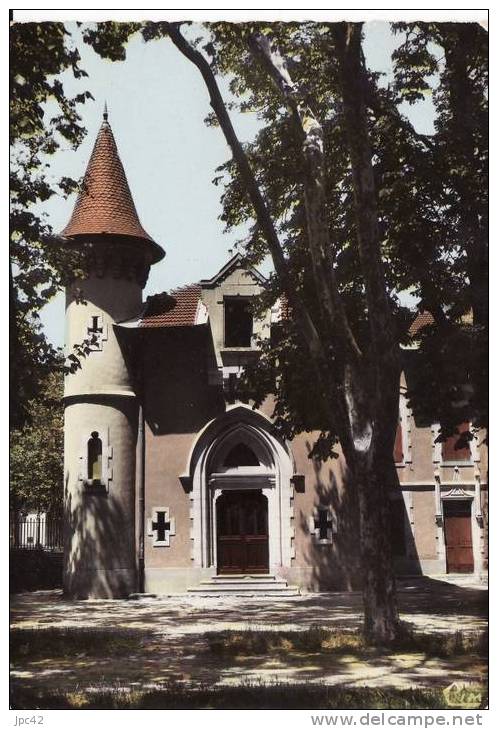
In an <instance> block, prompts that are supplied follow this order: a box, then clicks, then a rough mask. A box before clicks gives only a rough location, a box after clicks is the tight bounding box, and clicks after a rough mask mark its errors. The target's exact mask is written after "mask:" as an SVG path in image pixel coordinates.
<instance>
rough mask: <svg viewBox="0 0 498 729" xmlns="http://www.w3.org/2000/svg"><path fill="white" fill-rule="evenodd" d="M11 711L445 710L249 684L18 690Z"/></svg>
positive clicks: (382, 697) (432, 699)
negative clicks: (49, 691)
mask: <svg viewBox="0 0 498 729" xmlns="http://www.w3.org/2000/svg"><path fill="white" fill-rule="evenodd" d="M10 706H11V708H12V709H62V708H67V709H72V708H74V709H311V710H318V709H446V708H448V705H447V703H446V701H445V697H444V694H443V692H442V691H441V690H439V689H411V690H401V689H393V688H385V689H380V688H379V689H377V688H351V689H348V688H344V687H334V686H323V685H316V684H297V685H296V684H293V685H288V684H273V685H263V684H246V685H243V686H215V687H200V688H196V689H192V688H188V687H185V686H183V685H180V684H178V685H171V686H168V687H166V688H164V689H161V690H155V691H144V692H140V691H123V690H122V689H119V690H117V689H115V690H112V689H111V690H109V689H108V690H101V691H97V692H95V691H92V692H78V693H72V694H71V693H66V694H64V693H40V692H37V691H32V690H28V689H17V690H16V689H14V690H13V692H12V695H11V704H10Z"/></svg>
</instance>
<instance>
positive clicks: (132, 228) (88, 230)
mask: <svg viewBox="0 0 498 729" xmlns="http://www.w3.org/2000/svg"><path fill="white" fill-rule="evenodd" d="M61 235H62V236H64V237H68V238H72V237H74V236H88V235H92V236H94V235H112V236H127V237H130V238H134V239H136V240H137V241H140V242H141V243H142V245H143V244H144V243H145V245H146V246H147V248H148V249H149V251H150V253H151V260H152V261H159V260H161V258H163V257H164V251H163V250H162V248H161V247H160V246H159V245H158V244H157V243H155V242H154V241H153V240H152V238H151V237H150V235H149V234H148V233H147V232H146V231H145V230H144V228H143V227H142V224H141V223H140V219H139V217H138V214H137V211H136V208H135V204H134V202H133V198H132V195H131V192H130V188H129V186H128V181H127V179H126V174H125V171H124V168H123V165H122V162H121V159H120V157H119V153H118V149H117V146H116V141H115V139H114V135H113V133H112V129H111V126H110V124H109V122H108V121H107V112H104V121H103V122H102V126H101V127H100V131H99V133H98V135H97V140H96V142H95V146H94V148H93V152H92V155H91V157H90V161H89V162H88V167H87V169H86V172H85V177H84V179H83V185H82V189H81V191H80V193H79V195H78V198H77V200H76V204H75V206H74V210H73V213H72V215H71V219H70V220H69V223H68V224H67V225H66V227H65V228H64V230H63V231H62V233H61Z"/></svg>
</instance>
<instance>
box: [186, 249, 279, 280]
mask: <svg viewBox="0 0 498 729" xmlns="http://www.w3.org/2000/svg"><path fill="white" fill-rule="evenodd" d="M237 268H242V269H244V271H246V273H248V274H249V275H250V276H252V277H253V278H254V279H255V280H256V281H257V283H259V284H261V285H263V284H265V283H266V278H265V277H264V276H263V274H262V273H260V272H259V271H258V270H257V269H256V268H254V266H247V265H244V256H243V255H242V254H241V253H236V254H235V255H234V256H233V257H232V258H231V259H230V260H229V261H228V263H225V265H224V266H223V268H221V269H220V270H219V271H218V273H217V274H215V275H214V276H213V277H212V278H204V279H202V280H201V282H200V285H201V286H202V288H203V289H210V288H214V287H215V286H218V285H219V284H220V283H221V282H222V281H224V280H225V279H226V277H227V276H229V275H230V274H231V273H232V272H233V271H235V270H236V269H237Z"/></svg>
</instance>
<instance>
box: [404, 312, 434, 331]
mask: <svg viewBox="0 0 498 729" xmlns="http://www.w3.org/2000/svg"><path fill="white" fill-rule="evenodd" d="M433 323H434V317H433V316H432V314H431V312H430V311H421V312H419V313H418V314H417V316H416V317H415V319H414V320H413V321H412V323H411V325H410V328H409V329H408V334H409V335H410V336H411V337H414V336H415V335H416V334H418V333H419V331H420V330H421V329H423V328H424V327H426V326H429V324H433Z"/></svg>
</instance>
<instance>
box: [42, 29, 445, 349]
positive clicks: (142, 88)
mask: <svg viewBox="0 0 498 729" xmlns="http://www.w3.org/2000/svg"><path fill="white" fill-rule="evenodd" d="M67 29H68V30H69V31H70V32H71V33H72V35H73V39H74V42H75V44H76V45H77V47H78V49H79V52H80V55H81V59H82V60H81V66H82V68H84V69H85V70H86V71H87V73H88V74H89V76H88V78H86V79H82V80H80V81H75V80H74V79H73V78H72V74H70V73H67V74H65V75H64V77H63V78H64V82H65V84H66V88H67V92H68V93H72V92H74V93H76V92H77V91H79V90H82V89H84V88H87V89H89V90H90V91H91V93H92V94H93V96H94V97H95V101H91V100H90V101H89V102H87V103H86V104H85V105H84V106H82V107H81V112H80V113H81V116H82V120H83V125H84V126H85V127H86V129H87V130H88V134H87V136H86V138H85V140H84V141H83V143H82V144H81V145H80V147H79V148H78V150H77V151H72V150H70V149H62V150H61V151H59V152H57V154H56V155H54V156H53V157H52V158H51V159H50V160H49V161H50V174H51V175H53V177H54V179H57V178H60V177H61V176H62V175H68V176H70V177H73V178H75V179H79V178H80V177H81V176H82V175H83V173H84V171H85V167H86V164H87V162H88V159H89V156H90V153H91V150H92V147H93V144H94V141H95V137H96V134H97V131H98V128H99V126H100V124H101V121H102V110H103V107H104V102H105V101H107V104H108V107H109V121H110V123H111V126H112V129H113V132H114V136H115V138H116V142H117V145H118V149H119V153H120V156H121V159H122V162H123V165H124V168H125V171H126V174H127V177H128V182H129V184H130V188H131V191H132V194H133V198H134V201H135V205H136V207H137V211H138V214H139V216H140V219H141V222H142V224H143V226H144V227H145V229H146V230H147V232H148V233H149V234H150V235H151V236H152V237H153V238H154V240H156V241H157V242H158V243H159V244H160V245H161V246H162V247H163V248H164V249H165V251H166V257H165V259H164V260H163V261H161V263H159V264H157V265H155V266H154V267H153V268H152V270H151V274H150V277H149V281H148V283H147V286H146V288H145V291H144V296H147V295H148V294H151V293H157V292H158V291H164V290H168V289H171V288H174V287H175V286H178V285H181V284H184V283H187V282H191V281H197V280H199V279H200V278H205V277H208V276H211V275H212V274H214V273H215V272H216V271H217V270H218V269H219V268H221V266H222V265H223V264H224V263H225V261H226V260H227V258H228V257H229V253H228V251H229V249H232V248H233V246H234V244H235V243H236V241H237V240H238V238H239V237H241V236H242V235H243V232H244V231H243V230H242V229H241V230H238V231H232V232H231V233H230V234H226V233H224V232H223V223H222V222H221V221H220V220H219V219H218V218H219V215H220V213H221V204H220V194H221V188H217V187H215V186H214V185H213V184H212V182H211V181H212V179H213V177H214V176H215V169H216V167H217V166H218V165H219V164H221V163H223V162H224V161H226V159H228V157H229V156H230V152H229V149H228V147H227V145H226V143H225V141H224V137H223V134H222V132H221V130H220V129H219V128H217V127H207V126H206V125H205V124H204V119H205V117H206V116H207V114H208V113H209V111H210V106H209V100H208V94H207V91H206V89H205V86H204V82H203V81H202V79H201V77H200V74H199V72H198V71H197V69H196V68H195V67H194V66H193V65H192V64H191V63H190V62H189V61H187V60H186V59H185V58H184V57H183V56H182V55H181V54H180V52H179V51H178V50H177V49H176V48H175V47H174V46H173V44H172V43H171V42H170V41H169V40H167V39H162V40H159V41H152V42H148V43H144V42H143V41H142V39H141V38H140V37H139V36H137V37H134V38H133V39H132V40H131V41H130V43H129V45H128V50H127V58H126V61H124V62H115V63H112V62H110V61H106V60H103V59H101V58H100V57H99V56H98V55H97V54H95V53H94V52H93V50H91V48H89V47H88V46H86V45H85V44H84V43H83V42H82V40H81V35H80V31H79V30H78V29H77V27H76V24H75V23H68V24H67ZM197 30H198V29H197ZM197 30H196V29H195V28H194V29H193V31H192V32H193V33H195V34H197ZM398 42H399V41H398V40H397V39H396V38H395V37H393V35H392V34H391V32H390V29H389V25H388V23H384V22H381V21H373V22H369V23H367V24H366V25H365V42H364V50H365V56H366V59H367V64H368V65H369V67H370V68H371V69H373V70H376V71H382V72H384V73H386V74H387V76H386V82H387V80H388V79H389V78H390V71H391V53H392V50H393V49H394V48H395V47H396V45H397V43H398ZM221 87H222V91H223V93H224V96H225V98H227V99H228V97H229V93H228V89H227V84H226V82H225V83H224V82H223V81H222V82H221ZM404 111H405V113H407V114H408V115H409V116H410V118H411V120H412V122H413V123H414V125H415V126H416V128H417V130H418V131H422V132H432V131H433V126H432V122H433V110H432V103H431V101H430V99H427V100H426V101H425V102H423V103H421V104H418V105H416V106H415V107H408V108H406V109H404ZM232 121H233V123H234V126H235V128H236V131H237V133H238V135H239V137H240V139H241V140H242V141H249V140H250V139H252V138H253V136H254V134H255V132H256V130H257V128H258V123H257V120H256V118H255V115H253V114H237V113H232ZM73 205H74V197H72V198H69V199H67V200H64V199H63V198H59V197H54V198H52V199H51V200H49V201H48V202H47V203H45V204H44V205H43V208H40V210H42V211H43V212H44V213H46V215H47V216H48V221H49V223H50V224H51V226H52V227H53V229H54V230H55V231H60V230H62V228H63V227H64V226H65V224H66V223H67V221H68V219H69V216H70V214H71V210H72V208H73ZM41 317H42V322H43V325H44V327H45V331H46V333H47V336H48V337H49V339H50V340H51V341H52V342H53V343H54V344H56V345H58V346H62V344H63V336H64V297H63V294H62V293H61V294H59V295H57V296H56V297H55V298H54V299H53V300H52V301H51V302H50V303H49V304H48V305H47V306H46V307H45V309H44V310H43V311H42V314H41Z"/></svg>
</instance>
